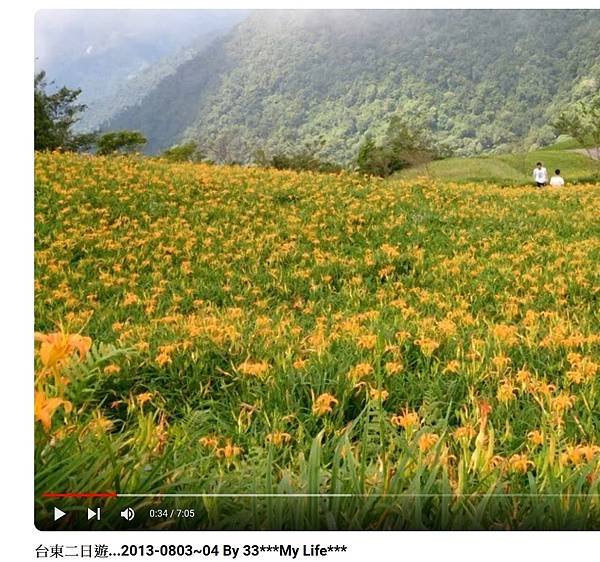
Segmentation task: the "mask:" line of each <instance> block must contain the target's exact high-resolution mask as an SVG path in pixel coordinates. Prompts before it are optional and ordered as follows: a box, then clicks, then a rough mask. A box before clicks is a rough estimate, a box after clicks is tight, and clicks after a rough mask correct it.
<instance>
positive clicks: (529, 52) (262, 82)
mask: <svg viewBox="0 0 600 562" xmlns="http://www.w3.org/2000/svg"><path fill="white" fill-rule="evenodd" d="M598 45H600V12H598V11H593V10H587V11H585V10H584V11H581V10H560V11H558V10H546V11H540V10H535V11H530V10H514V11H511V10H502V11H493V10H471V11H462V10H432V11H428V10H415V11H410V10H395V11H383V10H377V11H367V10H336V11H292V10H289V11H258V12H253V13H251V14H250V15H249V16H248V17H247V18H246V19H244V20H243V21H242V22H241V23H239V24H238V25H236V26H235V27H233V28H232V29H231V30H230V31H228V32H227V33H225V34H224V35H222V36H221V37H219V38H217V39H215V40H214V41H212V42H211V43H210V44H208V45H207V46H206V47H205V48H202V49H200V50H198V52H196V53H194V55H193V56H191V58H189V59H188V60H184V61H182V62H181V64H180V65H179V66H178V67H177V68H176V69H175V70H174V71H173V72H172V73H171V74H170V75H169V76H168V77H166V78H164V79H162V80H160V81H159V82H158V83H157V84H156V85H155V86H154V87H153V88H152V89H151V90H150V91H148V92H147V93H146V95H145V96H144V97H143V98H142V99H141V100H139V101H137V102H136V103H135V104H134V105H131V106H129V107H124V108H122V109H120V108H116V112H115V115H114V116H113V117H112V118H111V119H109V120H108V121H107V122H106V123H105V127H107V128H128V129H129V128H130V129H138V130H141V131H143V132H144V133H145V134H146V135H147V136H148V138H149V144H148V147H147V150H148V151H149V152H156V151H159V150H162V149H164V148H166V147H169V146H171V145H173V144H175V143H177V142H180V141H182V140H185V139H198V140H199V141H200V142H201V144H202V145H203V146H204V147H207V148H208V149H209V152H210V153H211V154H212V156H213V157H215V158H217V159H221V160H227V159H239V160H247V159H248V158H250V157H251V154H252V152H253V151H254V150H256V149H257V148H262V149H265V150H266V151H267V152H273V151H277V150H280V149H286V148H290V147H292V148H293V147H297V146H299V145H300V144H302V143H304V142H307V141H315V140H317V139H322V141H324V144H323V148H322V150H321V154H320V155H321V156H323V157H326V158H331V159H335V160H338V161H341V162H348V161H350V160H351V159H352V158H354V157H355V155H356V152H357V149H358V146H359V144H360V142H361V141H362V139H363V138H364V135H365V134H366V133H372V134H374V135H375V136H379V135H381V134H382V133H383V131H384V129H385V127H386V124H387V121H388V119H389V117H390V115H392V114H393V113H400V114H403V115H405V116H406V117H407V118H408V119H410V120H413V121H415V123H419V124H420V125H422V126H427V127H429V128H431V129H432V130H433V132H434V133H435V135H436V136H437V137H438V139H439V140H440V141H442V142H444V143H445V144H446V145H448V146H449V147H451V148H452V149H453V150H454V152H455V154H457V155H470V154H479V153H486V152H491V151H502V150H506V149H507V148H509V147H510V146H514V145H516V144H517V143H518V144H519V145H523V144H526V145H528V146H532V145H533V146H536V145H537V146H543V145H545V144H547V143H549V142H551V141H552V140H553V139H554V138H555V134H554V132H553V130H552V128H551V127H550V125H549V122H550V121H551V120H552V118H553V117H554V116H555V115H556V112H557V111H558V110H559V108H561V107H563V106H564V104H565V103H568V102H571V101H572V100H575V99H578V98H580V97H583V96H586V95H588V94H590V93H592V92H594V91H597V90H598V86H599V84H600V51H599V50H598Z"/></svg>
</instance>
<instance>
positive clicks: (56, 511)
mask: <svg viewBox="0 0 600 562" xmlns="http://www.w3.org/2000/svg"><path fill="white" fill-rule="evenodd" d="M65 515H66V513H65V512H64V511H63V510H62V509H58V507H55V508H54V521H58V520H59V519H60V518H61V517H64V516H65Z"/></svg>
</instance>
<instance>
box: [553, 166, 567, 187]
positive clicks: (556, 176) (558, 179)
mask: <svg viewBox="0 0 600 562" xmlns="http://www.w3.org/2000/svg"><path fill="white" fill-rule="evenodd" d="M550 185H552V186H554V187H562V186H563V185H565V180H564V179H562V177H561V176H560V170H554V175H553V176H552V177H551V178H550Z"/></svg>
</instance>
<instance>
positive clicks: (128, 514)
mask: <svg viewBox="0 0 600 562" xmlns="http://www.w3.org/2000/svg"><path fill="white" fill-rule="evenodd" d="M121 517H122V518H123V519H126V520H127V521H131V520H132V519H133V518H134V517H135V511H133V509H131V508H130V507H128V508H127V509H124V510H123V511H121Z"/></svg>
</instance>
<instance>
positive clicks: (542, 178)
mask: <svg viewBox="0 0 600 562" xmlns="http://www.w3.org/2000/svg"><path fill="white" fill-rule="evenodd" d="M533 180H534V181H535V183H536V184H537V186H538V187H544V186H545V185H546V184H547V183H548V170H546V168H544V166H542V163H541V162H538V163H537V164H536V165H535V168H534V169H533Z"/></svg>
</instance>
